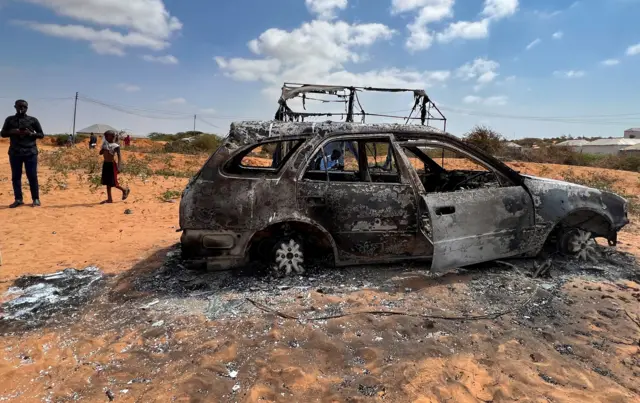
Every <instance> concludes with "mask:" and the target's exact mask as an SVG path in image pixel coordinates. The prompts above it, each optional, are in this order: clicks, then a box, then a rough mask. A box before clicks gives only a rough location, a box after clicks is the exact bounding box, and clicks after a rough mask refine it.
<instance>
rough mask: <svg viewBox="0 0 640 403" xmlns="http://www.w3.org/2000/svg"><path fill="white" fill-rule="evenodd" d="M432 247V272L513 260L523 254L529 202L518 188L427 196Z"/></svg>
mask: <svg viewBox="0 0 640 403" xmlns="http://www.w3.org/2000/svg"><path fill="white" fill-rule="evenodd" d="M425 202H426V204H427V206H428V210H429V216H430V219H431V226H432V228H431V231H432V237H433V244H434V253H433V262H432V269H433V270H445V269H450V268H454V267H460V266H466V265H470V264H474V263H479V262H484V261H489V260H495V259H500V258H503V257H507V256H515V255H518V254H520V253H522V252H524V251H526V250H527V239H526V236H527V235H528V233H530V231H532V227H533V224H534V221H533V203H532V200H531V197H530V196H529V194H528V193H527V192H526V191H525V190H524V189H523V188H522V187H520V186H512V187H504V188H491V189H474V190H463V191H457V192H449V193H432V194H428V195H427V196H425Z"/></svg>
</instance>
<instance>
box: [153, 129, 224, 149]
mask: <svg viewBox="0 0 640 403" xmlns="http://www.w3.org/2000/svg"><path fill="white" fill-rule="evenodd" d="M221 144H222V139H221V138H220V137H218V136H216V135H215V134H200V135H198V136H196V137H191V138H189V140H186V138H185V139H181V140H175V141H172V142H170V143H167V144H165V145H164V150H165V151H166V152H170V153H182V154H199V153H209V154H210V153H212V152H214V151H215V150H217V149H218V147H220V145H221Z"/></svg>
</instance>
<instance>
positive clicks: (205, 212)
mask: <svg viewBox="0 0 640 403" xmlns="http://www.w3.org/2000/svg"><path fill="white" fill-rule="evenodd" d="M360 91H384V89H372V88H355V87H335V86H331V87H329V86H315V85H314V86H305V85H298V86H292V85H285V86H284V87H283V95H282V97H281V98H280V102H279V107H278V112H277V113H276V120H273V121H249V122H240V123H233V124H232V125H231V129H230V132H229V136H228V138H227V140H226V142H225V143H224V145H223V146H221V147H220V148H219V149H218V150H217V151H216V152H215V153H214V154H213V155H212V156H211V157H210V158H209V159H208V161H207V162H206V163H205V164H204V166H203V167H202V169H201V170H200V171H199V172H198V174H197V175H196V176H194V177H193V178H192V179H191V180H190V182H189V184H188V185H187V187H186V189H185V190H184V192H183V195H182V200H181V204H180V229H181V230H182V237H181V244H182V250H183V257H184V258H186V259H188V260H192V261H206V262H208V263H210V264H211V265H212V266H213V267H217V268H220V269H226V268H231V267H234V266H237V265H242V264H244V263H246V262H249V261H259V262H263V263H266V264H268V265H269V266H270V267H272V268H273V269H274V270H276V271H278V272H280V273H282V274H289V273H292V272H294V273H301V272H303V270H304V265H305V263H307V262H308V261H309V260H310V259H312V258H313V259H316V258H319V259H325V261H327V262H329V263H331V264H335V265H336V266H345V265H354V264H375V263H393V262H401V261H405V260H413V259H420V260H425V261H428V262H430V264H431V269H432V270H435V271H441V270H447V269H451V268H456V267H464V266H468V265H472V264H476V263H481V262H485V261H491V260H496V259H504V258H509V257H521V256H525V257H526V256H536V255H537V254H538V253H540V251H541V250H542V248H543V246H544V245H545V244H546V243H548V242H554V243H555V244H556V245H557V247H558V248H559V249H560V250H561V251H562V252H564V253H568V254H574V255H578V256H580V257H584V258H587V257H588V255H589V251H590V242H592V239H593V238H596V237H602V238H605V239H607V240H609V243H610V244H611V245H615V243H616V238H617V232H618V231H619V230H620V229H621V228H622V227H624V226H625V225H626V224H627V223H628V222H629V220H628V218H627V202H626V201H625V200H624V199H623V198H621V197H620V196H618V195H615V194H613V193H609V192H603V191H599V190H596V189H592V188H588V187H584V186H580V185H575V184H571V183H567V182H561V181H555V180H548V179H542V178H536V177H531V176H526V175H521V174H520V173H518V172H516V171H514V170H512V169H511V168H509V167H508V166H507V165H505V164H504V163H502V162H501V161H499V160H498V159H496V158H494V157H493V156H491V155H487V154H485V153H484V152H482V151H480V150H478V149H477V148H475V147H473V146H471V145H469V144H467V143H465V142H463V141H462V140H460V139H458V138H456V137H454V136H452V135H449V134H447V133H446V132H445V131H444V130H440V129H438V128H435V127H432V126H430V123H431V122H442V123H443V124H446V119H445V118H444V116H443V115H442V114H441V113H440V111H439V110H438V108H437V106H435V104H434V103H433V102H432V101H431V100H430V99H429V97H428V96H427V95H426V93H424V91H422V90H393V91H411V92H413V94H414V99H415V103H414V107H413V109H412V110H411V112H410V113H409V115H408V116H406V117H400V118H402V119H404V120H405V122H403V123H402V124H389V123H365V119H366V117H367V116H380V115H376V114H367V113H365V112H364V111H363V110H362V106H361V105H360V101H359V100H358V99H357V94H358V92H360ZM313 94H315V96H318V95H317V94H324V95H332V96H337V97H338V98H339V99H341V100H342V101H344V103H345V105H346V108H345V109H346V112H344V113H337V114H336V113H307V112H302V113H301V112H294V111H293V110H292V109H291V108H290V107H289V106H288V104H287V101H288V100H290V99H293V98H295V97H298V98H300V97H304V101H305V103H306V102H307V101H308V100H309V99H310V98H312V97H311V96H310V95H313ZM321 101H323V102H324V100H322V99H321ZM303 105H304V104H303ZM356 108H359V109H360V112H357V111H356V110H355V109H356ZM414 114H415V116H414ZM337 115H338V116H340V117H342V118H344V121H340V122H330V121H327V122H308V121H305V119H306V118H310V117H317V116H337ZM358 116H360V117H361V122H360V123H355V122H354V118H356V117H358ZM412 121H417V122H419V124H408V123H409V122H412ZM445 127H446V126H445Z"/></svg>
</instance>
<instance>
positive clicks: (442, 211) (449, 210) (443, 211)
mask: <svg viewBox="0 0 640 403" xmlns="http://www.w3.org/2000/svg"><path fill="white" fill-rule="evenodd" d="M455 212H456V207H455V206H442V207H436V215H450V214H453V213H455Z"/></svg>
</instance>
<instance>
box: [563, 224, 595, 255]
mask: <svg viewBox="0 0 640 403" xmlns="http://www.w3.org/2000/svg"><path fill="white" fill-rule="evenodd" d="M565 242H566V243H565V245H566V250H567V251H568V252H569V253H571V254H573V255H575V256H576V257H577V258H578V259H580V260H591V261H593V262H594V263H595V262H597V260H596V259H595V257H594V255H595V253H596V250H595V248H594V247H593V241H592V239H591V232H588V231H583V230H581V229H573V230H572V231H571V232H570V233H568V234H567V237H566V241H565Z"/></svg>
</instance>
